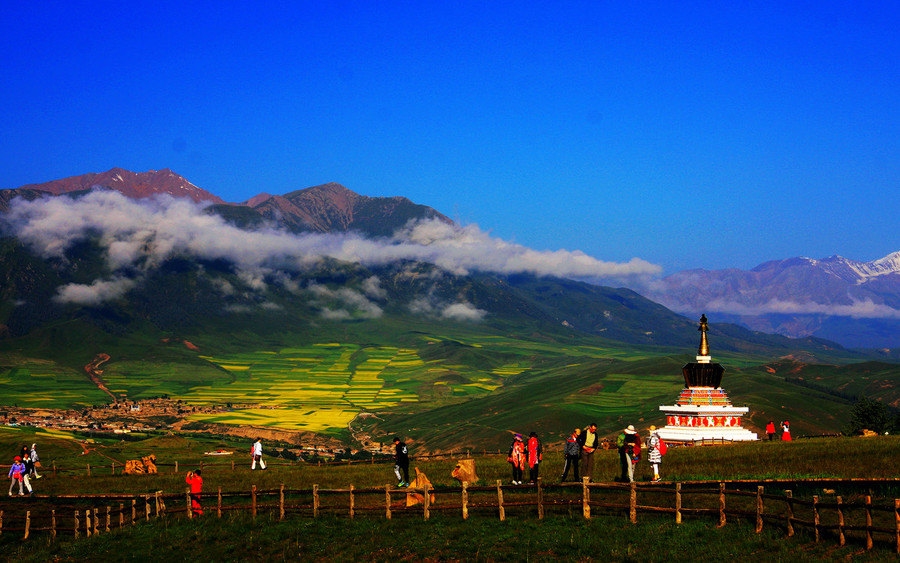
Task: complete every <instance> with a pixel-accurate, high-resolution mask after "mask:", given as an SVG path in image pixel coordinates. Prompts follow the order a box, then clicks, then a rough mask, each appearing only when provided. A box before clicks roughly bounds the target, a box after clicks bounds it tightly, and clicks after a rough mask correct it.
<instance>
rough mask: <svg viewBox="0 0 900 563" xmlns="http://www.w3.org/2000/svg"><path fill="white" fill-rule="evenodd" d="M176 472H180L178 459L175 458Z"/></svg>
mask: <svg viewBox="0 0 900 563" xmlns="http://www.w3.org/2000/svg"><path fill="white" fill-rule="evenodd" d="M175 473H178V460H177V459H176V460H175Z"/></svg>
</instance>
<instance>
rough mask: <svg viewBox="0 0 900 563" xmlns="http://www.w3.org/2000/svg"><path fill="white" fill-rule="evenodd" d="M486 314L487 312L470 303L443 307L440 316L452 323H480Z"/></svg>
mask: <svg viewBox="0 0 900 563" xmlns="http://www.w3.org/2000/svg"><path fill="white" fill-rule="evenodd" d="M486 314H487V311H484V310H482V309H479V308H477V307H475V306H474V305H472V304H471V303H454V304H452V305H448V306H447V307H444V310H443V311H441V316H442V317H443V318H445V319H451V320H454V321H475V322H477V321H480V320H481V319H483V318H484V316H485V315H486Z"/></svg>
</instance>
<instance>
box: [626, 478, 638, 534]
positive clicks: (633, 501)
mask: <svg viewBox="0 0 900 563" xmlns="http://www.w3.org/2000/svg"><path fill="white" fill-rule="evenodd" d="M628 520H630V521H631V523H632V524H637V483H635V482H634V481H632V482H631V485H630V487H629V491H628Z"/></svg>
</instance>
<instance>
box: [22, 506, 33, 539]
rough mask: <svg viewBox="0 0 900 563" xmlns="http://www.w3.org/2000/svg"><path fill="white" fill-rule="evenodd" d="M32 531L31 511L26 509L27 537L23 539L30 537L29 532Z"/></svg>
mask: <svg viewBox="0 0 900 563" xmlns="http://www.w3.org/2000/svg"><path fill="white" fill-rule="evenodd" d="M30 531H31V511H30V510H26V511H25V537H23V538H22V539H23V540H27V539H28V533H29V532H30Z"/></svg>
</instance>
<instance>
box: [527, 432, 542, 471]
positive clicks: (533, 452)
mask: <svg viewBox="0 0 900 563" xmlns="http://www.w3.org/2000/svg"><path fill="white" fill-rule="evenodd" d="M525 452H526V454H527V456H528V480H529V481H531V482H532V483H534V484H537V480H538V471H539V467H540V464H541V460H542V459H543V458H544V446H543V444H541V441H540V440H538V437H537V434H536V433H535V432H532V433H531V434H529V435H528V443H527V444H526V447H525Z"/></svg>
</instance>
